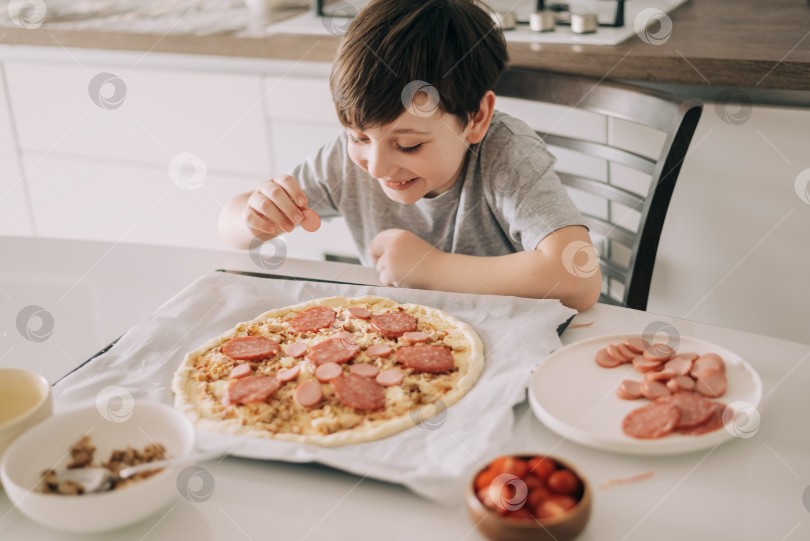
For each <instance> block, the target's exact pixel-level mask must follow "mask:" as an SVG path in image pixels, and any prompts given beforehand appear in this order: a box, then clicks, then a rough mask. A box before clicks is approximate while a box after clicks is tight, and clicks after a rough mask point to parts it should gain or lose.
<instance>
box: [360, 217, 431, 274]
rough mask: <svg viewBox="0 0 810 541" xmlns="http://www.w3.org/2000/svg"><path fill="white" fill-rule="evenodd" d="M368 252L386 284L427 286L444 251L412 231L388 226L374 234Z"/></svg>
mask: <svg viewBox="0 0 810 541" xmlns="http://www.w3.org/2000/svg"><path fill="white" fill-rule="evenodd" d="M368 253H369V255H370V256H371V258H372V259H373V260H374V263H375V265H376V266H377V272H379V273H380V282H382V283H383V284H384V285H392V286H395V287H413V288H427V287H428V282H429V279H430V276H431V275H432V272H433V269H434V267H435V265H436V260H437V258H438V256H440V255H441V254H442V253H443V252H441V251H439V250H437V249H436V248H434V247H433V246H431V245H430V244H429V243H427V242H425V241H424V240H422V239H421V238H419V237H417V236H416V235H414V234H413V233H411V232H410V231H404V230H402V229H386V230H385V231H381V232H380V233H378V234H377V236H376V237H374V240H372V241H371V244H369V246H368Z"/></svg>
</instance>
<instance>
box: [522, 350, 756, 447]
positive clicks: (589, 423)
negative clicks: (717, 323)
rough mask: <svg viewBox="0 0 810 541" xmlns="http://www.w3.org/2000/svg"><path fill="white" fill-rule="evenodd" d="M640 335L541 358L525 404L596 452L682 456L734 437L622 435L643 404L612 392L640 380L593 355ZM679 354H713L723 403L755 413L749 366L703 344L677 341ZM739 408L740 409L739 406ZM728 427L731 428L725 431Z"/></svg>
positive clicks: (753, 382) (634, 373) (560, 431)
mask: <svg viewBox="0 0 810 541" xmlns="http://www.w3.org/2000/svg"><path fill="white" fill-rule="evenodd" d="M633 336H636V337H638V336H640V335H639V334H614V335H609V336H598V337H594V338H590V339H587V340H582V341H581V342H575V343H573V344H569V345H567V346H565V347H562V348H560V349H558V350H557V351H555V352H554V353H552V354H551V355H549V356H548V357H546V358H545V359H543V360H542V361H541V362H540V364H539V365H538V366H537V368H536V369H535V371H534V374H533V375H532V379H531V382H530V384H529V403H530V404H531V407H532V410H533V411H534V413H535V415H536V416H537V418H538V419H540V421H541V422H542V423H543V424H545V425H546V426H547V427H548V428H550V429H551V430H552V431H554V432H556V433H557V434H559V435H561V436H563V437H564V438H566V439H568V440H571V441H575V442H578V443H581V444H583V445H587V446H589V447H596V448H599V449H606V450H609V451H618V452H623V453H632V454H643V455H663V454H675V453H685V452H690V451H697V450H700V449H706V448H709V447H713V446H714V445H717V444H719V443H722V442H723V441H726V440H728V439H731V438H733V437H734V434H733V430H729V429H725V430H724V429H720V430H715V431H714V432H709V433H707V434H704V435H701V436H685V435H681V434H669V435H667V436H665V437H663V438H659V439H655V440H641V439H636V438H631V437H629V436H627V435H625V434H624V432H622V419H624V416H625V415H627V413H629V412H630V411H631V410H634V409H636V408H638V407H641V406H643V405H645V404H648V403H649V401H648V400H646V399H640V400H622V399H620V398H618V397H617V396H616V388H617V387H618V385H619V382H621V381H622V380H623V379H625V378H629V379H636V380H639V381H640V380H641V374H639V373H638V372H637V371H636V370H635V369H634V368H633V365H632V364H622V365H619V366H618V367H616V368H602V367H601V366H599V365H597V364H596V361H595V360H594V359H595V357H596V352H597V351H599V350H600V349H601V348H603V347H605V346H607V345H608V344H609V343H611V342H612V343H616V344H618V343H620V342H623V341H624V340H625V339H627V338H630V337H633ZM677 350H678V353H687V352H695V353H698V354H704V353H710V352H713V353H717V354H718V355H720V356H721V357H723V359H724V360H725V362H726V377H727V379H728V385H727V389H726V394H725V395H723V396H722V397H721V399H720V400H721V401H723V402H724V403H725V404H727V405H728V404H731V403H733V402H742V403H744V404H747V405H750V406H752V407H753V408H757V407H758V406H759V403H760V401H761V400H762V381H761V380H760V379H759V376H758V375H757V373H756V372H755V371H754V369H753V368H751V366H749V365H748V364H747V363H746V362H745V361H743V360H742V358H740V356H739V355H737V354H736V353H733V352H731V351H729V350H727V349H726V348H723V347H721V346H718V345H715V344H712V343H711V342H707V341H705V340H699V339H696V338H689V337H685V336H681V337H680V342H679V345H678V347H677ZM738 406H739V405H738ZM729 428H732V427H729Z"/></svg>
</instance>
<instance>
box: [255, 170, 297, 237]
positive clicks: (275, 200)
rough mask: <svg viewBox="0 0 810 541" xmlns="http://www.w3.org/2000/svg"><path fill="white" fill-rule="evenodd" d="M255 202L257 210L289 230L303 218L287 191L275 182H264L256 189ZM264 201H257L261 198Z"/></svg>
mask: <svg viewBox="0 0 810 541" xmlns="http://www.w3.org/2000/svg"><path fill="white" fill-rule="evenodd" d="M254 195H257V201H256V204H257V205H258V206H259V207H260V208H257V209H256V210H258V211H259V212H261V213H262V214H264V215H265V216H267V217H268V218H270V219H271V220H273V221H275V222H276V223H278V224H280V225H281V226H282V227H283V228H284V229H285V230H287V231H291V230H292V228H293V227H294V226H295V224H297V223H299V222H301V220H303V219H304V215H303V213H302V212H301V209H299V208H298V206H297V205H296V204H295V203H294V202H293V200H292V199H290V196H289V194H288V193H287V191H286V190H285V189H284V188H283V187H282V186H280V185H279V184H277V183H276V182H272V181H271V182H266V183H264V184H262V185H261V186H260V187H259V189H258V194H254ZM262 196H263V199H264V201H259V200H258V199H259V198H262Z"/></svg>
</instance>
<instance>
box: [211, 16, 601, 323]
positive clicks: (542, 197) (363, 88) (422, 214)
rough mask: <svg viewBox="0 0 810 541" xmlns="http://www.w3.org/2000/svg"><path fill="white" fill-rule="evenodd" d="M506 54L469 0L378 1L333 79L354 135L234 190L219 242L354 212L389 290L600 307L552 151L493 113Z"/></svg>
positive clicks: (351, 36) (241, 241)
mask: <svg viewBox="0 0 810 541" xmlns="http://www.w3.org/2000/svg"><path fill="white" fill-rule="evenodd" d="M507 59H508V58H507V52H506V43H505V41H504V38H503V35H502V34H501V32H500V31H499V30H498V29H497V28H496V27H495V26H494V24H493V21H492V19H491V17H490V16H489V15H488V14H487V13H486V12H484V11H483V10H481V9H480V8H479V7H478V6H477V5H476V4H475V3H474V2H473V1H471V0H413V1H406V0H376V1H372V2H371V3H370V4H369V5H368V6H367V7H366V8H364V9H363V10H362V11H361V12H360V13H359V14H358V16H357V17H356V18H355V20H354V21H353V22H352V24H351V26H350V27H349V29H348V31H347V33H346V35H345V36H344V37H343V40H342V41H341V45H340V48H339V49H338V53H337V56H336V59H335V63H334V66H333V68H332V75H331V78H330V86H331V89H332V96H333V99H334V101H335V106H336V108H337V112H338V116H339V118H340V121H341V123H342V124H343V125H344V126H346V128H347V133H346V134H344V135H342V136H341V137H339V138H338V139H337V140H335V141H334V142H332V143H331V144H328V145H326V146H325V147H323V148H322V149H321V150H320V151H319V152H318V154H317V155H316V156H315V157H314V158H312V159H310V160H308V161H307V162H306V163H304V164H302V165H300V166H298V167H297V168H296V169H295V170H294V171H293V172H292V175H291V176H290V175H285V176H280V177H276V178H274V179H271V180H268V181H265V182H264V183H262V184H261V185H259V187H258V188H257V189H256V191H254V192H253V193H252V194H243V195H240V196H238V197H236V198H235V199H234V200H232V201H231V202H230V203H229V204H228V205H227V206H226V208H225V209H223V212H222V215H221V217H220V232H221V235H222V237H223V238H224V239H225V240H226V241H228V242H230V243H232V244H234V245H237V246H241V247H247V246H248V245H249V243H250V242H251V240H253V237H259V238H262V239H268V238H272V237H273V236H275V235H277V234H279V233H282V232H283V231H287V232H289V231H292V229H293V228H294V227H295V225H296V224H299V225H301V227H302V228H303V229H305V230H306V231H315V230H317V229H318V228H319V227H320V217H321V216H323V217H329V216H337V215H343V216H344V217H345V219H346V221H347V224H348V226H349V228H350V230H351V232H352V235H353V237H354V240H355V242H356V244H357V245H358V247H359V248H360V251H361V253H364V255H365V260H364V263H367V264H369V263H373V264H374V265H376V267H377V270H378V271H379V273H380V280H381V282H382V283H384V284H386V285H394V286H402V287H413V288H422V289H437V290H443V291H460V292H469V293H480V294H499V295H515V296H523V297H535V298H545V297H552V298H557V299H560V300H561V301H562V302H563V303H564V304H566V305H567V306H570V307H573V308H576V309H578V310H585V309H587V308H590V307H591V306H593V304H595V303H596V301H597V300H598V297H599V292H600V290H601V274H600V272H599V268H598V265H597V264H596V263H595V262H596V256H595V253H594V251H593V246H592V245H591V241H590V238H589V236H588V231H587V229H586V228H585V227H584V226H582V225H581V217H580V215H579V213H578V211H577V210H576V208H575V207H574V206H573V204H572V202H571V200H570V199H569V198H568V196H567V194H566V192H565V190H564V188H563V187H562V185H561V184H560V181H559V179H558V178H557V176H556V174H555V173H554V171H553V164H554V158H553V156H551V154H549V152H548V151H547V150H546V147H545V145H544V143H543V142H542V141H541V140H540V138H539V137H537V135H536V134H535V133H534V131H532V130H531V128H529V127H528V126H526V125H525V124H524V123H523V122H521V121H519V120H516V119H514V118H511V117H509V116H508V115H505V114H502V113H499V112H496V111H495V110H494V105H495V94H494V92H493V89H494V87H495V84H496V82H497V80H498V78H499V77H500V74H501V73H502V71H503V70H504V67H505V65H506V61H507ZM583 257H584V259H585V260H587V261H583ZM575 258H577V259H576V261H575V260H574V259H575ZM583 267H587V268H585V269H584V270H583Z"/></svg>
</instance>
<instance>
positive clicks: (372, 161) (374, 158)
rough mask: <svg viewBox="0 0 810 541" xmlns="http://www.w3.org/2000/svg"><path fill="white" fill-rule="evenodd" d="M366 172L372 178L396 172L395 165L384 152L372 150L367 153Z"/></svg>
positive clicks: (387, 175) (383, 176)
mask: <svg viewBox="0 0 810 541" xmlns="http://www.w3.org/2000/svg"><path fill="white" fill-rule="evenodd" d="M367 165H368V173H369V174H370V175H371V176H373V177H374V178H385V177H389V176H391V175H393V174H394V173H395V172H396V165H395V164H394V162H393V161H392V160H391V159H390V158H389V157H388V156H386V154H385V152H380V151H379V150H373V151H371V152H369V153H368V161H367Z"/></svg>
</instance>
